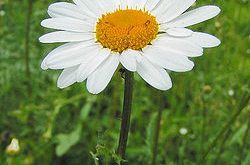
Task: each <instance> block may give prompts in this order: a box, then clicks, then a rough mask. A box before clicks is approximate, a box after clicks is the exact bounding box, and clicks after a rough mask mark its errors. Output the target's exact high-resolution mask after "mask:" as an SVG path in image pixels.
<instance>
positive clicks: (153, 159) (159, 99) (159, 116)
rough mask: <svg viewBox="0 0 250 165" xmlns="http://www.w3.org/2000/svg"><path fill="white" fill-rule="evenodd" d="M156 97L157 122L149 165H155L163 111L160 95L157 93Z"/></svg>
mask: <svg viewBox="0 0 250 165" xmlns="http://www.w3.org/2000/svg"><path fill="white" fill-rule="evenodd" d="M156 95H157V96H158V97H157V100H156V101H157V102H158V105H159V109H158V113H157V120H156V125H155V136H154V141H153V150H152V161H151V165H155V164H156V159H157V155H158V152H157V151H158V143H159V137H160V130H161V120H162V111H163V109H164V105H163V102H162V97H161V93H160V92H157V93H156Z"/></svg>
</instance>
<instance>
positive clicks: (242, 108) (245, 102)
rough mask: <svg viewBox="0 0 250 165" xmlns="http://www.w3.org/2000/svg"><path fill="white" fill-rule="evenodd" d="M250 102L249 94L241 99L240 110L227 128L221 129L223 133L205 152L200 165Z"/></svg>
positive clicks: (228, 123)
mask: <svg viewBox="0 0 250 165" xmlns="http://www.w3.org/2000/svg"><path fill="white" fill-rule="evenodd" d="M249 100H250V94H249V93H247V94H245V95H244V96H243V98H242V99H241V102H240V104H239V107H238V110H237V111H236V112H235V113H234V114H233V116H232V117H231V119H230V120H228V122H227V123H226V124H225V126H224V127H223V128H222V129H221V131H220V132H219V133H218V135H217V136H216V137H215V139H214V140H213V141H212V143H211V144H210V145H209V147H208V149H207V150H206V151H205V152H204V154H203V156H202V158H201V159H200V161H199V163H198V164H202V163H204V161H205V159H206V157H207V155H208V154H209V152H210V151H211V150H212V149H213V148H214V147H215V145H216V144H217V142H218V141H219V139H220V138H221V137H222V136H223V135H224V133H225V132H226V131H227V130H228V129H230V127H231V125H232V124H234V122H235V121H236V119H237V118H238V116H239V115H240V114H241V112H242V111H243V110H244V109H245V107H246V106H247V105H248V103H249Z"/></svg>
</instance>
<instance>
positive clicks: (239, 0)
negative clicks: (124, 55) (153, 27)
mask: <svg viewBox="0 0 250 165" xmlns="http://www.w3.org/2000/svg"><path fill="white" fill-rule="evenodd" d="M33 2H34V3H33V10H32V13H31V14H30V22H29V24H28V25H29V27H30V30H29V31H28V32H29V36H30V38H29V40H28V41H29V47H28V48H29V50H28V58H26V57H27V49H26V48H27V47H26V46H27V43H26V41H27V38H26V37H25V36H26V35H27V33H26V29H27V26H26V25H27V12H28V6H29V1H28V0H26V1H11V0H3V1H0V13H1V14H0V15H1V16H0V134H1V136H0V147H1V148H0V162H1V163H0V164H3V165H5V164H6V165H7V164H13V165H29V164H36V165H40V164H41V165H49V164H53V165H54V164H71V165H78V164H83V162H84V164H86V165H87V164H94V163H96V164H97V163H99V164H109V163H110V161H111V160H117V161H119V158H117V156H116V155H115V154H114V151H115V149H116V147H117V141H118V135H119V128H120V117H121V108H122V97H123V83H124V82H123V79H122V78H121V76H120V74H119V73H118V72H117V73H116V74H115V76H114V77H113V79H112V82H111V84H110V85H109V86H108V88H107V89H106V90H105V91H104V92H102V93H101V94H100V95H98V96H93V95H90V94H89V93H88V92H87V90H86V88H85V84H84V83H81V84H75V85H73V86H71V87H69V88H67V89H64V90H60V89H58V88H57V87H56V80H57V77H58V74H59V73H60V71H42V70H41V69H40V63H41V60H42V59H43V57H45V55H46V54H47V53H48V52H49V51H50V50H52V49H53V48H55V47H56V46H57V45H55V44H52V45H51V44H41V43H39V42H38V37H39V36H41V35H42V34H45V33H46V32H47V30H45V29H44V28H42V27H41V26H40V22H41V20H43V19H44V18H46V17H48V16H47V14H46V9H47V7H48V5H49V4H50V3H52V2H54V1H52V0H40V1H33ZM211 3H213V4H216V5H218V6H220V8H221V9H222V12H221V14H220V15H219V16H218V17H216V18H215V19H213V20H210V21H208V22H206V23H203V24H200V25H196V26H194V27H192V29H194V30H197V31H204V32H208V33H211V34H214V35H215V36H217V37H218V38H220V39H221V41H222V44H221V45H220V46H219V47H217V48H213V49H208V50H205V53H204V56H203V57H201V58H196V59H193V60H194V61H195V63H196V66H195V68H194V70H193V71H191V72H187V73H173V72H172V73H170V75H171V77H172V79H173V84H174V85H173V88H172V89H171V90H169V91H167V92H161V93H160V94H159V97H158V96H157V95H156V93H157V94H158V92H157V91H156V90H155V89H153V88H151V87H150V86H149V85H147V84H146V83H145V82H144V81H143V80H142V79H141V78H139V76H138V75H137V74H135V91H134V100H133V108H132V122H131V130H130V131H131V133H130V136H129V144H128V147H127V160H128V163H127V164H130V165H134V164H135V165H137V164H150V163H151V162H152V159H153V157H154V156H153V153H154V150H155V145H154V144H155V143H154V142H155V132H157V130H156V129H155V128H156V127H155V125H156V124H157V123H158V122H157V119H158V120H159V118H157V114H158V111H159V110H162V117H161V122H160V126H161V129H160V132H159V141H158V146H157V158H156V160H155V162H156V164H157V165H158V164H168V165H199V164H202V165H212V164H218V165H219V164H227V165H235V164H242V165H247V164H249V162H250V153H249V147H250V143H249V141H248V140H246V139H249V136H250V135H249V123H250V122H249V117H250V106H249V97H247V96H249V93H250V87H249V84H250V71H249V69H248V68H250V60H249V55H250V47H249V45H250V40H249V35H250V34H249V32H250V22H249V1H248V0H227V1H218V0H217V1H215V0H214V1H209V0H204V1H201V0H200V1H197V3H196V6H201V5H204V4H211ZM25 45H26V46H25ZM27 66H28V67H27ZM27 70H29V71H28V72H30V73H29V74H27ZM247 98H248V99H247ZM156 102H157V104H156ZM240 105H243V107H240V108H239V106H240ZM162 107H163V108H162ZM239 109H241V111H239ZM237 112H239V113H237ZM235 114H237V116H236V117H235ZM234 117H235V118H234ZM232 119H234V120H232ZM181 128H186V129H187V130H188V133H187V134H185V135H182V134H180V133H179V130H180V129H181ZM221 132H222V133H221ZM12 138H17V139H19V141H20V148H21V150H20V152H19V153H18V154H16V155H9V154H7V153H6V151H5V149H6V147H7V145H8V144H9V143H10V141H11V139H12ZM214 139H216V141H215V142H214ZM211 144H212V146H211ZM208 151H209V152H208ZM90 152H91V153H92V154H90ZM206 153H207V154H206ZM204 155H206V157H205V158H204Z"/></svg>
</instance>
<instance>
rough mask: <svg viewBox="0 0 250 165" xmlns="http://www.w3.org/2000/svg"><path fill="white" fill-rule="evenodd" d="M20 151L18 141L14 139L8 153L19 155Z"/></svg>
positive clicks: (7, 150)
mask: <svg viewBox="0 0 250 165" xmlns="http://www.w3.org/2000/svg"><path fill="white" fill-rule="evenodd" d="M19 151H20V146H19V141H18V139H15V138H13V139H12V140H11V143H10V144H9V145H8V146H7V148H6V152H7V153H8V154H10V155H13V154H17V153H19Z"/></svg>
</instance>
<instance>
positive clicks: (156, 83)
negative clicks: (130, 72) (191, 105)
mask: <svg viewBox="0 0 250 165" xmlns="http://www.w3.org/2000/svg"><path fill="white" fill-rule="evenodd" d="M137 65H138V66H137V72H138V74H139V75H140V76H141V77H142V78H143V79H144V80H145V81H146V82H147V83H148V84H150V85H151V86H153V87H155V88H157V89H159V90H168V89H170V88H171V87H172V82H171V79H170V77H169V75H168V73H167V72H166V71H165V70H164V69H163V68H161V67H159V66H156V65H153V64H152V63H150V62H149V61H148V60H147V59H146V58H142V60H141V62H139V63H138V64H137Z"/></svg>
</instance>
